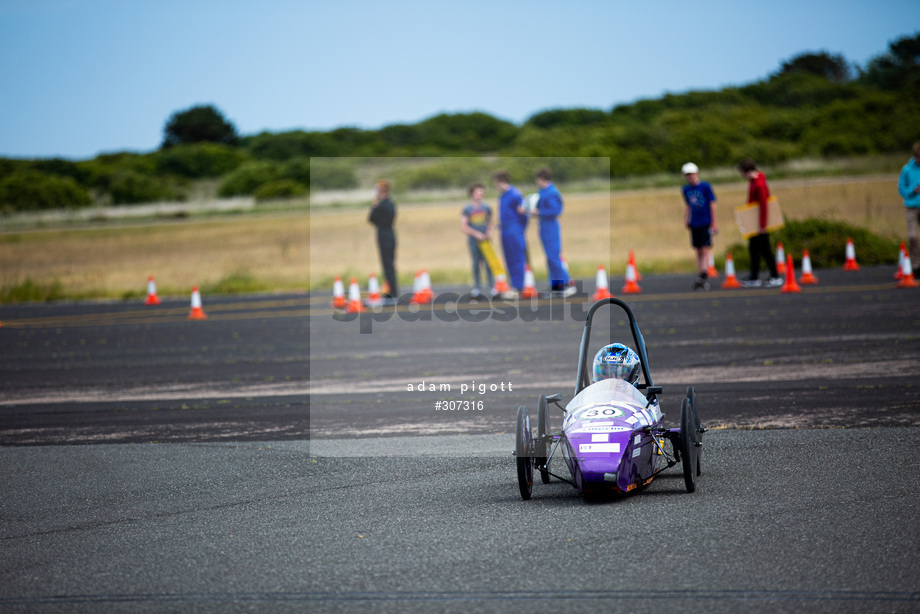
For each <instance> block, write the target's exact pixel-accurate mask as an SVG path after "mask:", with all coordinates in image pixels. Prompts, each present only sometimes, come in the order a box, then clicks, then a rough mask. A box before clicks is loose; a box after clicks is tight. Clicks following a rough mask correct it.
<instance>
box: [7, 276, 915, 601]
mask: <svg viewBox="0 0 920 614" xmlns="http://www.w3.org/2000/svg"><path fill="white" fill-rule="evenodd" d="M891 273H893V271H889V270H888V269H887V268H878V269H863V270H862V271H860V272H857V273H845V272H843V271H817V274H818V277H819V279H820V280H821V283H820V284H819V285H818V286H817V287H806V288H803V292H802V293H801V294H781V293H779V291H777V290H744V291H742V290H732V291H727V290H726V291H721V290H713V291H710V292H708V293H702V292H700V293H692V292H690V291H689V290H688V287H689V280H688V279H687V278H684V277H678V276H660V277H651V276H648V277H647V278H646V279H643V280H642V281H641V282H640V283H641V285H642V288H643V293H642V294H640V295H630V296H626V297H621V298H625V299H626V300H627V301H628V302H630V304H631V305H632V307H633V310H634V311H635V314H636V316H637V319H638V322H639V324H640V326H641V328H642V332H643V335H644V337H645V340H646V342H647V345H648V350H649V357H650V362H651V364H652V376H653V379H654V383H655V384H658V385H662V386H664V388H665V394H664V395H663V396H662V406H663V408H664V411H665V413H666V414H668V417H666V420H668V419H670V418H672V417H676V410H677V407H679V399H680V397H681V396H682V395H683V394H684V391H685V389H686V387H687V386H689V385H693V386H695V388H696V391H697V398H698V403H699V405H700V413H701V417H702V419H703V421H704V423H706V424H707V426H709V427H710V428H711V429H713V430H711V431H710V432H709V433H708V434H707V435H706V438H705V440H704V441H705V452H704V475H703V476H702V478H701V483H700V488H699V490H698V491H697V492H695V493H693V494H687V493H685V492H684V489H683V483H682V478H681V477H680V473H679V472H678V471H677V469H676V468H675V469H672V470H670V471H669V472H668V473H666V474H665V475H662V476H660V477H659V478H657V479H656V480H655V481H654V482H653V483H652V484H651V485H650V486H649V487H648V488H646V489H644V490H643V491H641V492H638V493H636V494H633V495H631V496H629V497H624V498H613V499H599V500H597V499H592V500H585V499H583V498H581V497H579V496H578V495H577V493H576V492H575V491H574V489H572V488H571V487H570V486H568V485H566V484H564V483H559V482H554V483H552V484H549V485H543V484H537V485H535V488H534V499H533V500H531V501H528V502H522V501H521V500H520V497H519V495H518V494H517V487H516V484H515V477H514V466H513V462H512V460H513V459H512V457H511V450H512V448H513V437H512V435H511V433H512V429H513V421H514V412H515V410H516V408H517V406H518V405H520V404H527V405H532V404H533V403H534V402H535V400H536V397H537V395H539V394H540V393H551V392H560V393H562V394H563V397H564V399H565V400H567V399H568V398H570V397H571V394H572V392H573V389H574V384H575V365H576V362H577V352H578V343H579V339H580V335H581V329H582V321H581V319H580V315H579V314H582V313H583V312H584V309H585V303H584V302H579V301H569V302H566V303H565V304H559V303H558V302H552V303H551V302H550V301H541V302H540V303H539V304H537V305H536V306H534V307H532V308H531V307H529V306H523V307H522V306H521V305H518V304H515V305H511V306H507V305H504V306H503V305H493V309H492V310H491V311H489V310H484V309H478V310H475V309H471V307H470V306H468V305H462V306H461V307H460V308H459V309H458V308H457V307H456V306H455V305H454V304H453V302H451V301H448V302H447V304H441V305H436V306H435V307H434V308H432V309H430V310H427V309H423V310H421V312H420V313H415V308H413V309H411V310H406V309H402V308H401V309H399V310H397V311H395V312H392V313H388V312H382V313H380V314H377V315H376V320H374V319H372V318H371V317H369V316H365V318H364V324H363V328H362V322H361V321H360V320H355V321H345V322H343V321H338V320H336V319H335V317H334V312H333V310H332V309H331V308H330V307H329V306H328V297H313V298H310V297H307V296H270V297H249V298H245V299H240V298H233V299H211V298H209V297H204V301H205V302H204V308H205V311H206V312H207V313H208V316H209V319H208V320H207V321H204V322H189V321H187V320H186V319H185V316H186V315H187V313H188V305H187V302H185V301H182V302H179V301H176V302H168V301H167V303H166V304H164V305H161V306H159V307H156V308H153V307H150V308H147V307H143V306H140V305H137V304H121V303H94V304H55V305H25V306H6V307H2V308H0V365H2V372H0V378H2V380H0V446H2V447H0V459H2V460H0V468H2V478H0V484H2V494H0V610H2V611H36V610H38V611H68V612H70V611H98V610H100V609H105V610H106V611H190V610H193V611H228V610H229V611H264V610H272V611H287V610H291V611H302V610H309V611H368V610H372V611H419V612H427V611H432V610H436V611H500V610H501V611H506V610H508V609H515V610H521V609H525V608H526V609H530V608H533V607H541V606H544V605H545V606H547V607H552V606H561V607H565V608H566V609H569V610H574V611H587V610H591V611H596V610H597V609H603V610H620V611H651V610H655V609H659V608H661V607H673V606H677V607H693V608H695V609H696V608H701V609H705V610H711V611H725V612H729V611H732V612H733V611H738V610H739V609H740V610H744V611H803V610H805V611H833V612H839V611H859V612H864V611H916V610H917V609H918V607H920V579H918V578H920V574H918V572H920V564H918V563H917V562H916V561H917V556H916V552H917V550H918V547H920V536H918V532H920V529H918V525H917V523H916V521H915V518H914V517H915V508H916V505H917V503H918V494H920V488H918V487H920V478H918V471H917V469H918V467H917V465H918V462H920V461H918V460H917V457H916V456H915V455H913V454H912V451H913V450H914V449H916V447H917V444H918V437H920V419H918V416H920V388H918V386H917V382H916V380H917V374H918V371H920V369H918V366H920V335H918V333H920V308H918V307H920V291H918V290H902V289H896V288H895V287H894V282H893V280H892V279H891ZM614 281H616V280H614ZM618 289H619V286H618V285H617V284H615V283H614V284H613V290H614V292H616V291H617V290H618ZM449 290H451V289H440V291H441V292H442V303H443V300H444V298H445V297H444V293H445V292H446V291H449ZM592 292H593V284H592V285H590V287H589V288H588V293H592ZM446 298H450V297H446ZM426 314H427V317H429V319H428V320H427V321H426V319H425V318H426ZM476 318H485V319H484V321H480V322H472V321H468V320H473V319H476ZM623 320H624V318H623V317H622V315H621V314H617V315H614V316H613V317H611V318H601V319H599V321H598V322H597V323H596V325H595V329H594V332H593V335H592V345H593V346H594V348H595V349H596V347H599V346H600V345H601V344H602V343H604V342H606V341H607V340H609V339H615V340H621V341H622V340H628V338H627V335H628V332H627V331H626V330H625V329H624V328H623V327H622V326H623ZM610 327H612V328H613V330H614V332H613V333H611V332H610V331H609V330H608V328H610ZM362 330H363V331H364V332H362ZM422 382H424V383H425V390H422V391H419V390H418V386H419V384H421V383H422ZM410 385H411V386H412V388H413V389H412V390H411V391H410V390H409V386H410ZM432 385H434V386H435V390H430V386H432ZM445 385H447V386H450V390H447V389H446V388H444V386H445ZM493 385H494V386H495V390H494V391H493V390H492V389H491V387H492V386H493ZM503 385H504V388H505V390H502V387H503ZM463 386H466V389H462V387H463ZM483 386H485V388H483ZM470 402H471V403H473V405H472V407H470V405H469V403H470ZM438 403H442V404H443V403H448V404H449V403H453V404H454V406H453V407H454V409H453V410H451V409H447V410H444V409H443V407H444V406H443V405H442V406H441V407H442V408H441V409H438V408H437V407H438V405H437V404H438ZM460 403H466V407H465V408H464V407H462V406H461V405H459V404H460ZM479 403H481V407H482V408H481V409H479V407H478V406H479ZM672 405H674V406H675V407H673V412H672V407H671V406H672ZM448 407H450V406H448Z"/></svg>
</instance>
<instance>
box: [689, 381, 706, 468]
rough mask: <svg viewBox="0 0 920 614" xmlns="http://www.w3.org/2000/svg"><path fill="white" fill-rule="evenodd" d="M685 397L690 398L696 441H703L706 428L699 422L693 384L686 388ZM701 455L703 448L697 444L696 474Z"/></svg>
mask: <svg viewBox="0 0 920 614" xmlns="http://www.w3.org/2000/svg"><path fill="white" fill-rule="evenodd" d="M687 398H688V399H689V400H690V414H691V415H692V416H693V422H692V424H693V428H694V429H695V430H696V436H695V437H696V439H695V440H694V441H696V443H700V442H702V441H703V433H705V432H706V429H704V428H703V425H702V424H701V423H700V414H699V412H698V411H697V408H696V391H695V390H694V389H693V386H690V387H689V388H687ZM702 457H703V448H702V447H701V446H697V454H696V475H701V474H702V472H703V471H702Z"/></svg>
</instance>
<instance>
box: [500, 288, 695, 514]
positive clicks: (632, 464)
mask: <svg viewBox="0 0 920 614" xmlns="http://www.w3.org/2000/svg"><path fill="white" fill-rule="evenodd" d="M604 305H616V306H618V307H620V308H621V309H623V311H625V312H626V316H627V318H628V320H629V327H630V329H631V331H632V336H633V341H634V342H635V346H636V354H638V363H639V366H640V367H641V375H642V378H643V379H644V383H639V381H638V372H636V375H635V378H636V379H635V382H634V383H630V382H628V381H625V380H623V379H616V378H612V379H602V380H600V381H597V382H595V383H590V380H591V379H592V378H591V377H589V369H588V366H589V359H588V349H589V347H590V346H589V343H590V336H591V323H592V320H593V318H594V314H595V313H596V312H597V311H598V309H600V308H601V307H603V306H604ZM660 394H662V389H661V387H660V386H655V385H654V384H653V383H652V377H651V374H650V372H649V364H648V354H647V351H646V347H645V340H644V339H643V338H642V333H641V332H640V331H639V325H638V324H637V323H636V318H635V316H633V313H632V310H631V309H630V308H629V305H627V304H626V303H624V302H623V301H620V300H618V299H616V298H608V299H603V300H600V301H597V302H596V303H595V304H594V305H592V306H591V308H590V309H589V310H588V316H587V318H586V320H585V328H584V332H583V333H582V337H581V346H580V348H579V355H578V373H577V376H576V380H575V397H574V398H573V399H572V400H571V401H569V403H568V404H567V405H566V406H565V408H563V407H562V405H560V403H559V402H560V401H561V398H562V397H561V395H559V394H553V395H550V396H545V395H541V396H540V399H539V401H538V402H537V433H536V436H534V434H533V431H532V428H531V424H530V415H529V414H528V412H527V407H526V406H521V407H519V408H518V411H517V426H516V430H515V433H516V444H515V452H514V455H515V463H516V464H517V478H518V485H519V487H520V491H521V497H522V498H523V499H524V500H527V499H530V497H531V494H532V492H533V475H534V470H536V471H538V472H539V473H540V478H541V480H542V481H543V483H544V484H548V483H549V482H550V479H551V477H554V478H557V479H559V480H562V481H564V482H568V483H569V484H571V485H572V486H574V487H575V488H576V489H577V490H578V491H579V493H582V494H590V493H598V492H613V493H628V492H630V491H632V490H634V489H636V488H638V487H640V486H644V485H646V484H648V483H649V482H651V481H652V479H654V478H655V476H657V475H658V474H659V473H661V472H662V471H664V470H665V469H669V468H671V467H673V466H674V465H677V464H681V465H682V467H683V473H684V483H685V485H686V488H687V492H693V491H694V490H696V483H697V478H698V477H699V476H700V474H701V464H700V452H701V449H702V445H703V444H702V436H703V433H704V432H705V431H706V429H704V428H703V427H702V426H701V424H700V420H699V417H698V415H697V412H696V398H695V394H694V390H693V387H692V386H691V387H690V388H688V389H687V396H685V397H684V398H683V399H682V400H681V407H680V427H678V428H666V427H664V426H663V423H662V420H663V417H664V414H662V412H661V409H660V407H659V405H658V395H660ZM550 404H553V405H555V406H556V407H557V408H558V409H559V410H561V411H562V413H563V415H564V419H563V424H562V430H560V431H551V430H550V427H549V424H550V416H549V405H550ZM666 442H668V443H669V444H670V446H669V447H670V452H669V451H668V450H667V449H666V446H665V444H666ZM557 455H561V457H562V459H563V461H564V463H565V466H566V467H567V468H568V473H569V477H563V476H561V475H557V474H556V473H553V472H552V470H551V468H550V467H551V466H550V462H551V461H552V460H553V459H554V458H555V457H556V456H557ZM553 467H555V465H553Z"/></svg>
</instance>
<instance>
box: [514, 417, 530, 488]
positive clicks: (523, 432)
mask: <svg viewBox="0 0 920 614" xmlns="http://www.w3.org/2000/svg"><path fill="white" fill-rule="evenodd" d="M515 433H516V438H515V446H514V456H515V462H516V464H517V478H518V488H519V489H520V491H521V498H522V499H524V501H527V500H528V499H530V495H531V494H532V493H533V433H531V431H530V416H529V415H528V414H527V407H525V406H524V405H521V406H520V407H518V410H517V427H516V429H515Z"/></svg>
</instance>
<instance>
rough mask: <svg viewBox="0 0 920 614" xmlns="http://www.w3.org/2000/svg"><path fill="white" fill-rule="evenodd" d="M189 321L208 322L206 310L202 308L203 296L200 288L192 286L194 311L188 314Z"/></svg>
mask: <svg viewBox="0 0 920 614" xmlns="http://www.w3.org/2000/svg"><path fill="white" fill-rule="evenodd" d="M188 319H189V320H207V319H208V316H206V315H205V313H204V309H202V308H201V294H200V293H199V292H198V286H192V310H191V311H190V312H189V314H188Z"/></svg>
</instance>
